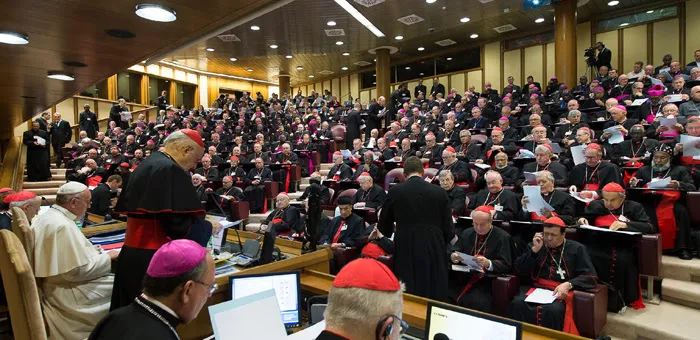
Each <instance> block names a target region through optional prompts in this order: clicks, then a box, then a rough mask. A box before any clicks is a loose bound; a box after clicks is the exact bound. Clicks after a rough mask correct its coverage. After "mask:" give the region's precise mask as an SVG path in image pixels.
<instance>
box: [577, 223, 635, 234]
mask: <svg viewBox="0 0 700 340" xmlns="http://www.w3.org/2000/svg"><path fill="white" fill-rule="evenodd" d="M579 228H581V229H588V230H595V231H602V232H606V233H618V234H626V235H641V234H642V233H640V232H638V231H624V230H610V229H608V228H600V227H594V226H592V225H585V224H582V225H580V226H579Z"/></svg>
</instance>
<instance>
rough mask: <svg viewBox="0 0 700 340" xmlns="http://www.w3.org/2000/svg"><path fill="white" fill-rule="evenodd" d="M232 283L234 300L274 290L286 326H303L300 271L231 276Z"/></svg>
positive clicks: (232, 297)
mask: <svg viewBox="0 0 700 340" xmlns="http://www.w3.org/2000/svg"><path fill="white" fill-rule="evenodd" d="M230 283H231V299H232V300H235V299H240V298H243V297H246V296H248V295H252V294H256V293H260V292H264V291H266V290H270V289H274V290H275V294H276V295H277V302H278V303H279V307H280V312H281V316H282V322H283V323H284V326H285V327H287V328H293V327H299V326H300V325H301V314H300V307H299V305H300V300H299V296H300V293H299V292H300V286H299V272H298V271H295V272H285V273H266V274H256V275H238V276H231V278H230Z"/></svg>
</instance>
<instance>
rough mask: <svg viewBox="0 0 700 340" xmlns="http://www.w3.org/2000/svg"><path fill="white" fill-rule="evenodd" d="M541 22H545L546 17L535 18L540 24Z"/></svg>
mask: <svg viewBox="0 0 700 340" xmlns="http://www.w3.org/2000/svg"><path fill="white" fill-rule="evenodd" d="M541 22H544V18H537V19H535V23H538V24H539V23H541Z"/></svg>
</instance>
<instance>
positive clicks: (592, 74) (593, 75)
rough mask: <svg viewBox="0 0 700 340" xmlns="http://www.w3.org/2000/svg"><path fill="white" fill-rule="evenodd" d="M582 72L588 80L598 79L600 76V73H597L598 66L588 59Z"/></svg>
mask: <svg viewBox="0 0 700 340" xmlns="http://www.w3.org/2000/svg"><path fill="white" fill-rule="evenodd" d="M584 74H585V75H586V76H587V77H588V79H590V80H593V79H598V77H599V76H600V73H598V68H597V67H595V64H594V63H591V62H588V61H587V62H586V72H585V73H584Z"/></svg>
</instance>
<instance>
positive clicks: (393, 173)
mask: <svg viewBox="0 0 700 340" xmlns="http://www.w3.org/2000/svg"><path fill="white" fill-rule="evenodd" d="M394 179H396V180H397V181H398V182H399V183H403V182H404V181H405V180H406V176H405V175H404V174H403V168H396V169H392V170H390V171H389V172H387V174H386V176H385V177H384V190H386V191H389V188H390V184H391V183H392V182H393V181H394Z"/></svg>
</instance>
